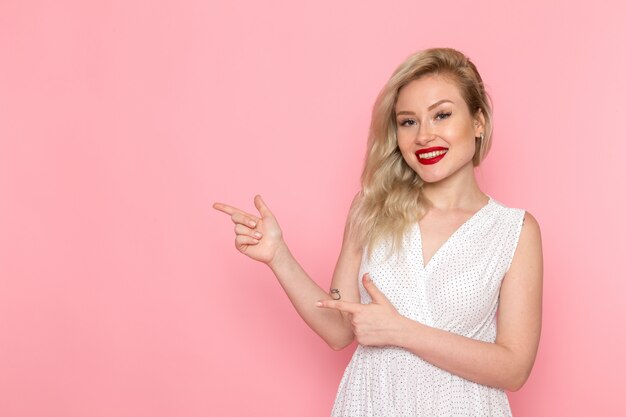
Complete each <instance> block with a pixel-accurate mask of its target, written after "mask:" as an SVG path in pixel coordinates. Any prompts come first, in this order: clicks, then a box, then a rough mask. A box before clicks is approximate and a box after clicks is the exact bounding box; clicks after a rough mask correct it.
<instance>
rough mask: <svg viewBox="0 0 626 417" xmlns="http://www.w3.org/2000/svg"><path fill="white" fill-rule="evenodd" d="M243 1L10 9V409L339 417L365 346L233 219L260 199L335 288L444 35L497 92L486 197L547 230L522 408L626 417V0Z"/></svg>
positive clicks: (1, 15)
mask: <svg viewBox="0 0 626 417" xmlns="http://www.w3.org/2000/svg"><path fill="white" fill-rule="evenodd" d="M226 3H228V2H219V4H218V2H216V1H213V2H206V1H201V0H196V1H180V0H178V1H174V0H167V1H152V2H151V1H137V0H132V1H129V0H124V1H122V0H100V1H90V2H85V1H78V0H76V1H67V0H63V1H55V2H52V1H49V2H46V1H23V0H21V1H20V0H2V1H1V2H0V52H1V54H0V415H2V416H3V417H12V416H63V417H74V416H76V417H79V416H80V417H84V416H90V417H91V416H94V417H96V416H102V417H104V416H118V417H124V416H129V417H130V416H133V417H134V416H152V417H161V416H226V417H228V416H273V417H280V416H299V417H308V416H311V417H313V416H325V415H328V413H329V411H330V408H331V406H332V402H333V400H334V395H335V392H336V389H337V385H338V383H339V379H340V378H341V375H342V373H343V370H344V367H345V365H346V364H347V361H348V360H349V358H350V355H351V353H352V351H353V349H354V345H353V346H351V347H350V348H348V349H346V350H344V351H341V352H334V351H332V350H331V349H330V348H328V347H327V346H326V345H325V344H324V343H323V341H322V340H321V339H319V338H318V337H317V336H316V335H315V334H314V333H313V332H312V331H311V330H310V329H309V328H308V327H307V326H306V325H305V324H304V322H303V321H301V319H300V318H299V316H298V315H297V314H296V313H295V311H294V310H293V308H292V306H291V304H290V303H289V301H288V299H287V297H286V296H285V295H284V294H283V293H282V290H281V288H280V286H279V285H278V283H277V282H275V279H274V277H273V275H272V274H271V273H270V271H269V269H268V268H266V267H265V266H263V265H261V264H257V263H255V262H253V261H251V260H249V259H247V258H244V257H242V256H241V255H240V254H239V253H238V252H236V250H235V248H234V245H233V231H232V223H231V222H230V220H229V219H228V218H227V217H226V216H225V215H222V214H221V213H219V212H216V211H214V210H212V209H211V204H212V203H213V202H214V201H224V202H228V203H232V204H235V205H240V206H242V207H243V208H246V209H249V210H251V209H253V205H252V197H253V196H254V194H255V193H261V194H262V195H263V196H264V198H265V200H266V201H267V203H268V204H269V206H270V208H272V209H273V211H274V212H275V214H276V215H277V217H278V219H279V221H280V222H281V225H282V227H283V229H284V232H285V236H286V239H287V241H288V243H289V244H290V246H291V248H292V251H293V252H294V253H295V254H296V256H297V257H298V259H299V260H300V261H301V263H302V264H303V265H304V267H305V269H306V270H307V271H308V272H309V273H310V274H311V275H312V276H313V277H314V278H315V280H316V281H317V282H318V283H319V284H320V285H321V286H322V287H324V288H327V287H328V284H329V282H330V277H331V274H332V270H333V267H334V264H335V261H336V257H337V254H338V250H339V246H340V243H341V234H342V229H343V223H344V219H345V215H346V210H347V207H348V204H349V202H350V200H351V197H352V195H353V194H354V193H355V192H356V190H357V187H358V177H359V174H360V171H361V164H362V160H363V156H364V151H365V140H366V134H367V129H368V124H369V117H370V110H371V107H372V104H373V102H374V99H375V97H376V94H377V93H378V91H379V90H380V88H381V87H382V85H383V84H384V82H385V81H386V80H387V78H388V77H389V76H390V75H391V72H392V71H393V70H394V69H395V67H396V66H397V65H398V64H399V63H400V62H401V61H402V60H404V58H406V57H407V56H408V55H409V54H411V53H413V52H414V51H416V50H419V49H423V48H427V47H432V46H451V47H455V48H457V49H460V50H461V51H464V52H466V53H467V54H468V55H469V56H470V57H471V58H472V59H473V60H474V62H475V63H476V64H477V65H478V68H479V69H480V71H481V73H482V75H483V77H484V79H485V81H486V84H487V88H488V91H489V92H490V93H491V95H492V97H493V100H494V104H495V105H494V113H495V137H494V145H493V148H492V151H491V154H490V155H489V156H488V158H487V160H486V161H485V163H484V165H482V166H481V167H480V169H479V170H478V171H477V174H478V177H479V181H480V184H481V185H482V187H483V190H484V191H485V192H487V193H489V194H490V195H492V196H493V197H494V198H496V199H498V200H500V201H501V202H503V203H505V204H506V205H509V206H513V207H522V208H525V209H527V210H529V211H530V212H531V213H532V214H534V215H535V217H536V218H537V219H538V221H539V223H540V225H541V227H542V233H543V245H544V257H545V270H544V273H545V278H544V279H545V284H544V322H543V333H542V339H541V345H540V348H539V354H538V357H537V361H536V364H535V368H534V370H533V373H532V375H531V377H530V379H529V380H528V382H527V383H526V385H525V386H524V387H523V388H522V389H521V390H520V391H518V392H515V393H510V394H509V397H510V400H511V405H512V408H513V412H514V415H515V416H534V417H543V416H546V417H547V416H550V417H552V416H569V417H574V416H590V415H596V416H600V415H618V414H619V415H624V414H623V413H624V410H625V409H626V407H625V406H624V401H623V388H624V384H623V378H624V372H625V371H626V368H625V361H624V360H623V353H624V350H625V349H626V343H625V342H626V340H625V338H626V336H625V333H624V331H623V326H624V324H623V322H624V318H625V317H626V314H625V313H626V307H625V306H626V302H624V296H625V291H626V284H625V279H626V270H625V268H624V253H623V252H624V243H623V238H624V233H625V232H626V227H625V226H626V222H625V220H624V212H625V211H626V199H625V197H624V192H625V191H626V187H625V185H624V173H623V170H622V169H619V170H618V163H620V162H621V161H622V160H623V158H624V155H625V154H626V146H625V143H626V124H625V121H624V120H625V118H624V99H625V97H626V83H625V82H624V74H625V73H626V59H625V56H626V54H625V51H624V43H623V41H624V39H626V18H625V13H624V12H625V11H624V8H623V6H622V3H621V2H619V1H615V2H604V1H593V2H567V3H563V2H552V1H548V2H545V1H536V0H533V1H526V2H495V1H493V2H492V1H471V2H416V1H395V2H391V3H388V4H384V3H383V2H373V1H356V0H351V1H344V2H336V1H331V0H323V1H301V2H294V1H287V0H284V1H268V2H263V3H260V2H252V1H249V2H247V3H232V2H231V3H230V4H226ZM522 3H523V4H522Z"/></svg>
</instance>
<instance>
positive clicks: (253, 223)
mask: <svg viewBox="0 0 626 417" xmlns="http://www.w3.org/2000/svg"><path fill="white" fill-rule="evenodd" d="M248 224H249V225H250V227H256V222H253V221H252V220H250V221H249V222H248Z"/></svg>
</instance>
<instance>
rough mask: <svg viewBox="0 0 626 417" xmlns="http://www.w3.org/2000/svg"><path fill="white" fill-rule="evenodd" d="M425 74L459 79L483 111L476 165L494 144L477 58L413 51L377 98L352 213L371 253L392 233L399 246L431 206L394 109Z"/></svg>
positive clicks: (472, 105) (353, 227) (472, 104)
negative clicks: (402, 144) (406, 153)
mask: <svg viewBox="0 0 626 417" xmlns="http://www.w3.org/2000/svg"><path fill="white" fill-rule="evenodd" d="M425 75H441V76H444V77H446V78H447V79H450V80H452V81H454V82H455V83H456V85H457V87H458V88H459V91H460V93H461V95H462V97H463V99H464V100H465V103H466V104H467V106H468V108H469V109H470V114H472V115H476V113H477V112H478V111H479V110H480V111H482V113H483V116H484V118H485V126H484V128H485V132H484V137H483V139H482V140H481V139H480V138H477V139H476V152H475V154H474V157H473V160H472V164H473V165H474V166H478V165H480V163H481V162H482V160H483V159H484V158H485V157H486V156H487V153H488V152H489V149H490V147H491V136H492V130H493V127H492V111H491V99H490V97H489V96H488V94H487V93H486V91H485V88H484V85H483V81H482V78H481V77H480V74H479V73H478V70H477V69H476V66H475V65H474V64H473V63H472V61H470V59H469V58H468V57H467V56H465V55H464V54H463V53H461V52H459V51H457V50H455V49H452V48H430V49H425V50H423V51H419V52H416V53H414V54H413V55H410V56H409V57H408V58H407V59H406V60H405V61H404V62H403V63H402V64H400V66H399V67H398V68H397V69H396V70H395V71H394V72H393V74H392V76H391V78H390V79H389V81H387V83H386V84H385V86H384V87H383V89H382V90H381V91H380V93H379V94H378V97H377V99H376V102H375V104H374V107H373V110H372V120H371V125H370V130H369V136H368V145H367V156H366V160H365V167H364V169H363V173H362V175H361V191H360V192H359V194H358V195H357V197H356V199H355V201H354V203H353V205H352V210H351V213H350V223H349V224H350V231H351V233H353V234H355V235H356V239H357V241H358V242H359V243H360V244H361V245H362V246H367V247H368V256H370V255H371V253H372V250H373V249H374V247H375V246H376V244H377V243H379V242H380V240H381V239H383V238H389V237H391V238H392V245H391V247H390V249H391V252H390V253H392V252H397V249H398V248H399V247H400V244H401V242H402V239H403V236H404V234H405V233H406V231H407V229H408V228H409V226H410V225H411V224H412V223H414V222H416V221H419V220H420V219H421V218H422V217H423V216H424V214H425V212H426V207H427V204H428V202H427V201H425V197H424V196H423V195H422V193H421V188H422V186H423V184H424V181H423V180H422V179H421V178H420V177H419V176H418V175H417V173H416V172H415V171H414V170H413V169H412V168H411V167H410V166H409V165H408V164H407V163H406V162H405V160H404V158H403V157H402V154H401V153H400V149H399V148H398V137H397V126H396V115H395V106H396V102H397V99H398V94H399V91H400V89H401V88H402V87H403V86H405V85H406V84H408V83H409V82H411V81H413V80H416V79H418V78H420V77H422V76H425Z"/></svg>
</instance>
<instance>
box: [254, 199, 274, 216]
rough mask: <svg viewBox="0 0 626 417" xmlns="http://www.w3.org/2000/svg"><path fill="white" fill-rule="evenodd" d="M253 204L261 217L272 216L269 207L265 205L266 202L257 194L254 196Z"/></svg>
mask: <svg viewBox="0 0 626 417" xmlns="http://www.w3.org/2000/svg"><path fill="white" fill-rule="evenodd" d="M254 205H255V206H256V209H257V210H259V213H261V217H273V216H274V215H273V214H272V212H271V211H270V209H269V207H267V204H265V201H263V199H262V198H261V196H260V195H258V194H257V195H256V196H255V197H254Z"/></svg>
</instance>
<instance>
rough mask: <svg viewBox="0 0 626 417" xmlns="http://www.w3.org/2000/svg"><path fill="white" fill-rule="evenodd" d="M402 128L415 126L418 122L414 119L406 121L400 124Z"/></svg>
mask: <svg viewBox="0 0 626 417" xmlns="http://www.w3.org/2000/svg"><path fill="white" fill-rule="evenodd" d="M398 124H399V125H400V126H414V125H415V124H416V121H415V120H413V119H405V120H402V121H400V122H399V123H398Z"/></svg>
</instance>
